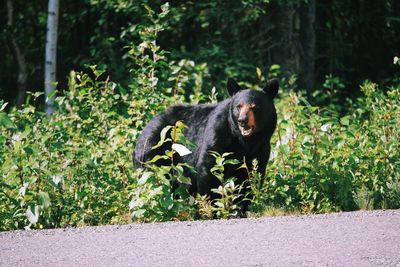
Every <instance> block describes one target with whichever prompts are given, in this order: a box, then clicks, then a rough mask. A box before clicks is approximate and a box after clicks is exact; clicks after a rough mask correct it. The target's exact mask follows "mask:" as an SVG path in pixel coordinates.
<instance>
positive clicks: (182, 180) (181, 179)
mask: <svg viewBox="0 0 400 267" xmlns="http://www.w3.org/2000/svg"><path fill="white" fill-rule="evenodd" d="M177 180H178V182H180V183H182V184H187V185H191V184H192V181H191V180H190V178H189V177H185V176H183V175H179V176H178V178H177Z"/></svg>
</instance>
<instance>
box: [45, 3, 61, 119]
mask: <svg viewBox="0 0 400 267" xmlns="http://www.w3.org/2000/svg"><path fill="white" fill-rule="evenodd" d="M59 6H60V2H59V0H49V7H48V16H47V35H46V55H45V64H44V65H45V67H44V88H45V95H46V115H47V116H48V117H50V116H51V114H53V112H54V110H55V107H54V92H55V89H56V63H57V32H58V13H59Z"/></svg>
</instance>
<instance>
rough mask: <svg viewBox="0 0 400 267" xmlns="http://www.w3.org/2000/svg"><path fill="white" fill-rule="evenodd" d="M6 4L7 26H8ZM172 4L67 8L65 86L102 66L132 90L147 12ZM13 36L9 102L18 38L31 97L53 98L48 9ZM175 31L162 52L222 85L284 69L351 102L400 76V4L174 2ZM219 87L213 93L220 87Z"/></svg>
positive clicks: (98, 3) (0, 14)
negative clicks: (135, 48)
mask: <svg viewBox="0 0 400 267" xmlns="http://www.w3.org/2000/svg"><path fill="white" fill-rule="evenodd" d="M5 2H6V1H2V2H1V4H0V6H1V8H0V22H1V23H0V25H7V8H6V4H5ZM162 3H163V1H160V0H153V1H147V0H140V1H127V0H120V1H109V0H83V1H77V0H75V1H64V2H62V3H61V7H60V21H59V45H58V63H57V64H58V67H57V69H58V77H57V79H58V81H59V86H58V88H59V89H61V90H62V89H63V88H65V86H66V82H67V78H66V77H67V76H68V73H69V72H70V71H71V70H72V69H75V70H79V69H82V68H84V67H85V64H96V65H98V66H100V67H101V68H103V69H107V72H108V73H109V74H110V75H111V78H112V79H114V80H117V81H119V82H121V83H122V84H125V85H127V84H128V81H129V70H130V68H131V67H132V66H133V64H134V63H133V62H131V61H129V60H128V59H126V58H127V56H126V54H127V49H125V48H124V47H125V46H127V45H129V44H130V43H135V42H137V41H138V40H139V38H138V32H139V31H140V29H141V26H143V25H147V24H148V18H146V14H147V13H146V10H145V7H144V4H147V5H149V6H150V7H151V8H152V9H154V10H159V9H160V5H161V4H162ZM13 5H14V17H15V18H14V24H13V26H12V29H11V28H10V27H7V26H5V27H4V26H3V27H2V28H1V29H0V32H1V33H2V34H1V37H0V51H2V53H0V61H1V72H0V79H1V81H2V83H1V85H0V97H1V98H2V99H5V101H7V102H11V103H14V104H15V103H16V102H17V100H16V98H17V94H18V93H17V89H16V88H17V74H18V64H16V58H15V55H13V53H12V47H11V42H10V38H9V36H10V35H9V33H10V31H11V32H13V34H14V36H15V39H16V40H17V43H18V44H19V46H20V47H21V50H22V53H23V55H24V57H25V60H26V64H27V69H28V78H27V89H28V90H30V91H43V88H42V87H43V85H42V84H43V81H42V77H43V61H44V59H43V57H44V46H45V32H46V26H45V24H46V17H47V14H46V8H47V1H44V0H42V1H36V2H35V3H33V2H26V1H22V0H15V1H13ZM170 6H171V12H170V15H169V16H168V18H166V20H167V23H168V25H169V26H168V29H167V30H166V31H164V32H162V33H161V34H160V35H159V40H158V44H159V45H160V46H161V47H162V48H163V49H165V50H167V51H170V52H171V53H170V55H169V57H170V58H172V59H176V60H179V59H182V58H188V59H192V60H194V61H195V62H196V63H201V62H206V63H207V65H208V68H209V70H210V77H211V80H210V82H212V84H213V85H216V86H217V88H223V86H222V84H220V81H224V80H226V77H227V76H235V77H237V78H238V79H240V80H246V81H249V82H258V80H257V76H256V75H255V69H256V67H258V68H260V69H261V70H262V71H263V72H264V73H266V74H267V75H268V69H269V67H270V66H271V65H273V64H279V65H281V67H282V70H283V71H284V73H285V74H286V75H290V74H296V75H297V76H298V85H299V88H301V89H307V90H308V91H309V92H312V91H313V90H314V89H315V88H318V87H320V86H321V84H322V83H323V81H324V80H325V76H326V75H328V74H332V75H333V76H335V77H339V78H340V79H341V81H343V82H344V83H345V84H346V85H347V86H348V87H347V89H346V91H347V93H356V92H358V90H359V89H358V86H356V85H357V84H359V83H360V81H362V80H364V79H367V78H368V79H371V80H373V81H376V82H380V81H385V79H386V78H388V77H390V76H393V75H394V74H395V67H394V66H393V64H391V62H392V60H393V57H394V56H395V55H396V54H397V55H398V54H399V47H400V46H399V44H400V34H399V33H400V19H399V17H400V2H399V1H396V0H385V1H378V0H372V1H364V0H357V1H337V0H336V1H334V0H329V1H315V0H308V1H305V0H291V1H283V0H243V1H221V0H219V1H184V0H173V1H171V2H170ZM210 85H211V84H210Z"/></svg>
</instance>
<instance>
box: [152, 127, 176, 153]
mask: <svg viewBox="0 0 400 267" xmlns="http://www.w3.org/2000/svg"><path fill="white" fill-rule="evenodd" d="M171 128H172V126H171V125H168V126H166V127H164V128H163V129H162V130H161V133H160V141H159V142H158V143H157V144H156V145H155V146H153V147H152V148H151V149H156V148H158V147H160V146H162V145H163V144H164V143H165V142H166V141H171V139H170V138H167V139H166V138H165V137H166V135H167V133H168V131H169V130H171Z"/></svg>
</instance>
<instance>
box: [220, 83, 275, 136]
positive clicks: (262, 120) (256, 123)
mask: <svg viewBox="0 0 400 267" xmlns="http://www.w3.org/2000/svg"><path fill="white" fill-rule="evenodd" d="M227 89H228V92H229V94H230V95H231V97H232V98H231V103H230V117H231V124H232V123H233V124H234V130H235V131H236V132H238V133H240V135H241V136H243V137H245V138H249V137H251V136H254V135H255V134H257V133H259V132H268V133H270V135H272V133H273V131H274V130H275V127H276V111H275V106H274V102H273V100H274V98H275V97H276V95H277V93H278V89H279V83H278V81H277V80H275V79H273V80H270V81H269V82H268V83H267V85H266V86H265V87H264V88H263V90H261V91H259V90H254V89H244V88H242V87H241V86H240V85H239V84H237V82H236V81H235V80H234V79H231V78H230V79H228V83H227ZM231 126H232V125H231Z"/></svg>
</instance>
